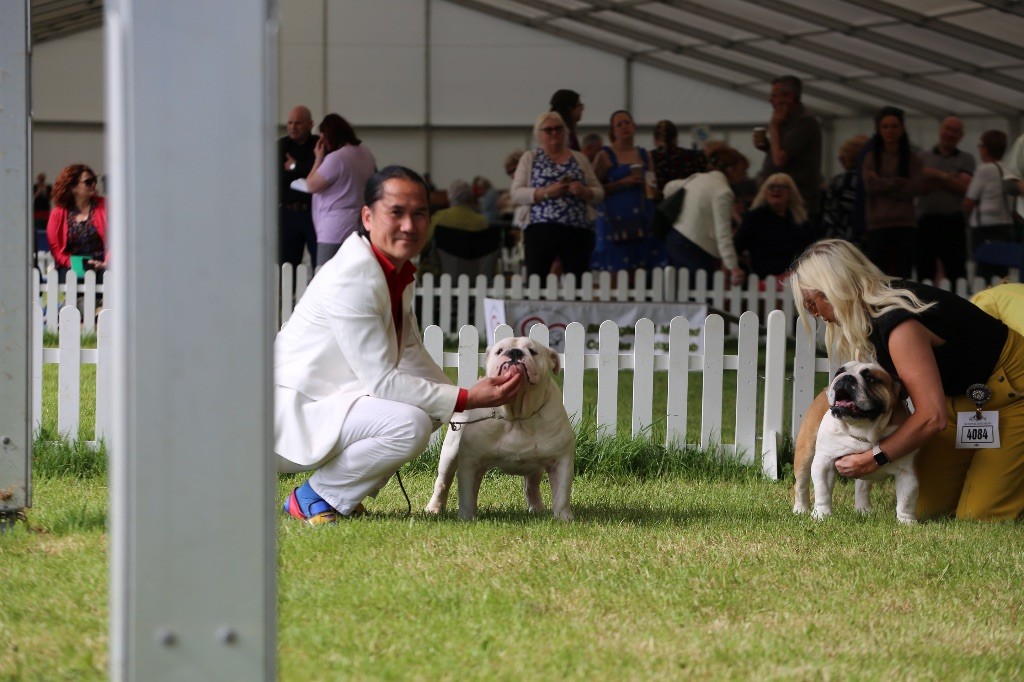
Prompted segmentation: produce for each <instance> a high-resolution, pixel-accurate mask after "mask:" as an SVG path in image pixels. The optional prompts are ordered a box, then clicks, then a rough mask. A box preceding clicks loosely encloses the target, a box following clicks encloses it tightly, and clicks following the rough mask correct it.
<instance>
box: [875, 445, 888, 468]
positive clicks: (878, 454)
mask: <svg viewBox="0 0 1024 682" xmlns="http://www.w3.org/2000/svg"><path fill="white" fill-rule="evenodd" d="M871 455H872V456H873V457H874V458H875V463H876V464H878V466H880V467H884V466H885V465H886V464H888V463H889V458H888V457H887V456H886V455H885V453H884V452H882V445H881V444H878V445H876V446H875V447H873V448H871Z"/></svg>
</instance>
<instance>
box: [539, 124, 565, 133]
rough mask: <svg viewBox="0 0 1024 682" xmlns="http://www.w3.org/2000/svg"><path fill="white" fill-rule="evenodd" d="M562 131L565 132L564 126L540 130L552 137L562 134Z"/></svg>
mask: <svg viewBox="0 0 1024 682" xmlns="http://www.w3.org/2000/svg"><path fill="white" fill-rule="evenodd" d="M563 130H565V126H548V127H547V128H541V129H540V131H541V132H542V133H547V134H548V135H554V134H556V133H560V132H562V131H563Z"/></svg>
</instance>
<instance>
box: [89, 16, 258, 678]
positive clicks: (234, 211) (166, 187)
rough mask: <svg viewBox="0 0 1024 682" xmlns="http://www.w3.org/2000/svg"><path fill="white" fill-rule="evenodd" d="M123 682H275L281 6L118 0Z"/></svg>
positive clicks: (112, 40)
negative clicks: (274, 386) (274, 365)
mask: <svg viewBox="0 0 1024 682" xmlns="http://www.w3.org/2000/svg"><path fill="white" fill-rule="evenodd" d="M104 9H105V13H106V40H105V43H106V50H107V51H106V74H107V79H106V82H107V158H108V161H109V178H110V195H109V214H110V230H109V233H110V251H111V258H112V267H111V268H110V270H109V272H108V276H109V277H110V278H111V281H112V289H113V296H112V300H111V301H110V304H109V305H110V309H111V312H112V314H113V315H114V319H113V329H112V333H113V347H114V352H115V356H116V357H117V358H118V359H119V363H118V366H117V367H115V368H114V370H113V380H112V384H113V390H112V394H113V409H112V413H113V437H112V439H111V508H110V519H111V561H110V563H111V594H110V647H111V655H110V667H111V677H112V679H114V680H145V681H146V682H150V681H153V680H155V681H157V682H159V681H162V680H186V679H188V680H272V679H274V677H275V601H276V600H275V566H276V557H275V548H274V518H275V517H274V508H275V506H276V505H275V504H274V498H275V488H276V475H275V468H274V466H273V460H272V456H273V455H272V453H271V448H272V428H273V424H272V421H273V420H272V417H271V415H272V414H273V406H272V393H271V383H272V380H271V349H272V346H273V333H274V330H273V319H274V316H273V307H272V306H273V300H274V297H273V273H274V272H275V265H274V255H275V249H273V248H272V246H273V245H274V244H275V243H276V227H275V219H276V210H275V207H276V204H277V198H276V189H275V182H274V181H275V175H274V162H273V158H274V156H273V154H274V139H275V137H276V118H277V116H276V111H277V92H276V83H277V68H276V64H277V56H276V50H277V47H276V46H277V25H278V24H277V6H276V3H275V2H274V1H273V0H263V1H262V2H253V1H252V0H220V1H219V2H208V1H207V0H178V1H177V2H166V1H165V0H107V2H106V3H105V5H104Z"/></svg>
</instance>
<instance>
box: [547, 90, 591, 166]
mask: <svg viewBox="0 0 1024 682" xmlns="http://www.w3.org/2000/svg"><path fill="white" fill-rule="evenodd" d="M551 111H554V112H555V113H557V114H558V115H559V116H561V117H562V121H564V122H565V127H566V129H567V131H568V133H569V137H568V140H569V141H568V144H567V146H568V147H569V149H572V150H574V151H577V152H578V151H580V141H579V140H578V139H577V138H576V124H577V123H579V122H580V119H581V118H582V117H583V102H581V101H580V93H578V92H576V91H574V90H556V91H555V94H553V95H551Z"/></svg>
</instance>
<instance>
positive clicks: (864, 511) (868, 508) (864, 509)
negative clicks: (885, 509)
mask: <svg viewBox="0 0 1024 682" xmlns="http://www.w3.org/2000/svg"><path fill="white" fill-rule="evenodd" d="M855 509H856V510H857V513H858V514H860V515H862V516H867V515H868V514H870V513H871V512H873V511H875V508H874V507H872V506H871V505H870V504H869V505H866V506H864V507H855Z"/></svg>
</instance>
